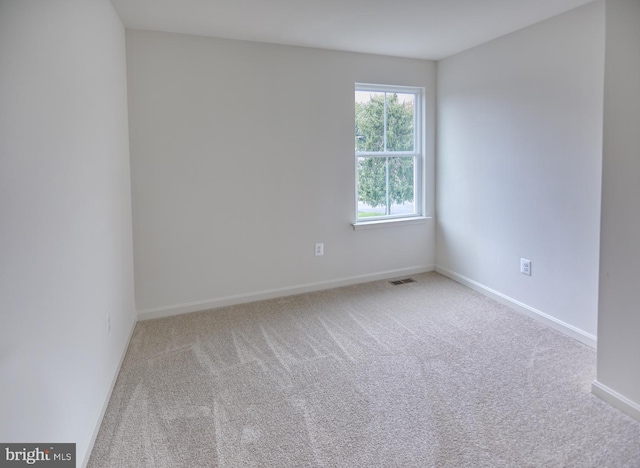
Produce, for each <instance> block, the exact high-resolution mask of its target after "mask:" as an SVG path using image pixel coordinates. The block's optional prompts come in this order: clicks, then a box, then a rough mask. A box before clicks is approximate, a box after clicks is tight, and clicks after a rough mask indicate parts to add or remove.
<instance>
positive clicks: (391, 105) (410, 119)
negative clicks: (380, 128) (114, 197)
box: [387, 93, 415, 151]
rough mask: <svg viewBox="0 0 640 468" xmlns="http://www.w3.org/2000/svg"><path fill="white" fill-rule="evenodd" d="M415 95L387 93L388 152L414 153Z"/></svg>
mask: <svg viewBox="0 0 640 468" xmlns="http://www.w3.org/2000/svg"><path fill="white" fill-rule="evenodd" d="M414 112H415V94H400V93H387V151H413V147H414V129H413V126H414V125H413V123H414V121H415V118H414Z"/></svg>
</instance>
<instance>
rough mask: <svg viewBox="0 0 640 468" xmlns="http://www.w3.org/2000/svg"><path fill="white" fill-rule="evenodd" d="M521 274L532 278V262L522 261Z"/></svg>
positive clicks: (524, 259)
mask: <svg viewBox="0 0 640 468" xmlns="http://www.w3.org/2000/svg"><path fill="white" fill-rule="evenodd" d="M520 273H522V274H523V275H527V276H531V260H527V259H526V258H521V259H520Z"/></svg>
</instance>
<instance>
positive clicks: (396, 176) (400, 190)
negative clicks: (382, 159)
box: [388, 156, 416, 215]
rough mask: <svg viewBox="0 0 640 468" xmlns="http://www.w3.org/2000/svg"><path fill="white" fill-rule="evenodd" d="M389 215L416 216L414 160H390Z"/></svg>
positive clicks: (400, 158) (403, 158)
mask: <svg viewBox="0 0 640 468" xmlns="http://www.w3.org/2000/svg"><path fill="white" fill-rule="evenodd" d="M388 164H389V203H390V205H391V206H390V207H389V214H392V215H399V214H415V212H416V208H415V206H416V205H415V198H414V194H415V191H414V187H413V181H414V179H415V178H414V166H415V164H414V159H413V157H407V156H403V157H394V158H389V163H388Z"/></svg>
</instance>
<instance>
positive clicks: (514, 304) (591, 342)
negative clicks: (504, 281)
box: [435, 265, 597, 349]
mask: <svg viewBox="0 0 640 468" xmlns="http://www.w3.org/2000/svg"><path fill="white" fill-rule="evenodd" d="M435 270H436V271H437V272H438V273H440V274H441V275H444V276H446V277H448V278H451V279H452V280H454V281H457V282H458V283H461V284H464V285H465V286H467V287H469V288H471V289H473V290H475V291H478V292H479V293H481V294H484V295H485V296H487V297H490V298H491V299H494V300H496V301H498V302H500V303H501V304H504V305H506V306H509V307H511V308H512V309H515V310H517V311H518V312H521V313H523V314H525V315H526V316H528V317H531V318H533V319H535V320H537V321H539V322H541V323H544V324H545V325H547V326H550V327H551V328H554V329H556V330H558V331H560V332H562V333H564V334H565V335H568V336H570V337H572V338H575V339H576V340H578V341H580V342H582V343H584V344H586V345H587V346H590V347H592V348H594V349H595V348H596V347H597V338H596V337H595V336H594V335H592V334H590V333H587V332H585V331H584V330H581V329H579V328H577V327H574V326H573V325H570V324H568V323H565V322H563V321H562V320H558V319H557V318H555V317H553V316H551V315H548V314H545V313H544V312H542V311H540V310H538V309H534V308H533V307H531V306H528V305H527V304H524V303H522V302H520V301H517V300H515V299H513V298H511V297H509V296H506V295H505V294H502V293H500V292H498V291H495V290H493V289H491V288H488V287H487V286H485V285H483V284H480V283H478V282H477V281H474V280H472V279H470V278H467V277H466V276H463V275H460V274H458V273H455V272H453V271H451V270H448V269H447V268H444V267H441V266H439V265H436V267H435Z"/></svg>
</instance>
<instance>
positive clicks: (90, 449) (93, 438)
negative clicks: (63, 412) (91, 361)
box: [80, 320, 138, 468]
mask: <svg viewBox="0 0 640 468" xmlns="http://www.w3.org/2000/svg"><path fill="white" fill-rule="evenodd" d="M136 323H138V322H137V321H136V320H134V321H133V323H132V324H131V330H129V337H128V338H127V342H126V344H125V346H124V347H123V348H122V352H121V353H120V359H119V361H118V365H117V366H116V371H115V372H114V374H113V377H111V384H110V385H109V391H108V392H107V396H106V397H105V399H104V402H103V403H102V409H101V410H100V416H99V417H98V420H97V421H96V426H95V428H94V429H93V433H92V434H91V439H90V440H89V447H88V448H87V453H85V455H84V459H83V460H82V464H81V465H80V466H82V467H83V468H86V466H87V464H88V463H89V458H91V452H93V446H94V445H95V443H96V439H97V438H98V432H100V426H101V425H102V420H103V419H104V414H105V413H106V412H107V407H108V406H109V401H110V400H111V394H112V393H113V389H114V388H115V386H116V380H118V374H120V369H121V368H122V363H123V362H124V358H125V356H126V355H127V350H128V349H129V343H130V342H131V338H132V337H133V330H134V329H135V328H136Z"/></svg>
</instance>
